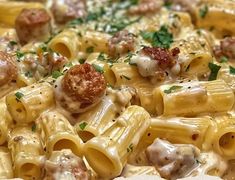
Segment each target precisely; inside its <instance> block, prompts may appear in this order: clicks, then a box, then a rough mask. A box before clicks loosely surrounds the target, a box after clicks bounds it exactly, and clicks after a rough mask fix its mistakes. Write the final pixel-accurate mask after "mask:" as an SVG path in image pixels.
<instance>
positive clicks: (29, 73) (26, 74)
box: [24, 71, 33, 77]
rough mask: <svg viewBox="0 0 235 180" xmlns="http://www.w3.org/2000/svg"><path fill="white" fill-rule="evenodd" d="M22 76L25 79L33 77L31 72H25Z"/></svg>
mask: <svg viewBox="0 0 235 180" xmlns="http://www.w3.org/2000/svg"><path fill="white" fill-rule="evenodd" d="M24 75H25V76H26V77H33V73H32V72H31V71H27V72H26V73H25V74H24Z"/></svg>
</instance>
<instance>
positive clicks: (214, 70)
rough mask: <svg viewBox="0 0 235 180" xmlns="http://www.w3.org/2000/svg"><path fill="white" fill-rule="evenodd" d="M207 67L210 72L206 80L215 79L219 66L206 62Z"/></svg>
mask: <svg viewBox="0 0 235 180" xmlns="http://www.w3.org/2000/svg"><path fill="white" fill-rule="evenodd" d="M208 67H209V68H210V70H211V73H210V76H209V78H208V81H213V80H216V79H217V75H218V72H219V70H220V68H221V66H218V65H216V64H213V63H211V62H210V63H209V64H208Z"/></svg>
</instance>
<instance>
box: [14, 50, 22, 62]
mask: <svg viewBox="0 0 235 180" xmlns="http://www.w3.org/2000/svg"><path fill="white" fill-rule="evenodd" d="M16 57H17V60H18V61H20V59H21V58H22V57H24V53H22V52H20V51H16Z"/></svg>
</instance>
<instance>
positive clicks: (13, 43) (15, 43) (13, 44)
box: [9, 41, 17, 46]
mask: <svg viewBox="0 0 235 180" xmlns="http://www.w3.org/2000/svg"><path fill="white" fill-rule="evenodd" d="M9 44H10V45H11V46H15V45H17V42H16V41H10V42H9Z"/></svg>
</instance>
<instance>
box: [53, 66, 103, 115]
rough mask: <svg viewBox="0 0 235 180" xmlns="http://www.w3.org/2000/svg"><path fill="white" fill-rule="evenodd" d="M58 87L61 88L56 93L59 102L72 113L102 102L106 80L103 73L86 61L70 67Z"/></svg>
mask: <svg viewBox="0 0 235 180" xmlns="http://www.w3.org/2000/svg"><path fill="white" fill-rule="evenodd" d="M58 88H59V89H60V88H61V90H59V89H57V91H58V92H57V93H56V96H57V100H58V102H59V104H60V105H61V106H62V107H63V108H65V109H66V110H68V111H70V112H72V113H80V112H84V111H86V110H87V109H89V108H90V107H93V106H94V105H96V104H97V103H98V102H100V100H101V98H102V97H103V96H104V94H105V89H106V82H105V79H104V76H103V75H102V74H101V73H99V72H97V71H96V70H95V68H94V67H93V66H92V65H90V64H87V63H86V64H81V65H75V66H73V67H72V68H70V69H69V70H68V72H67V73H66V74H65V75H64V77H63V78H62V79H61V83H60V85H59V87H58ZM60 91H61V92H60Z"/></svg>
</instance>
